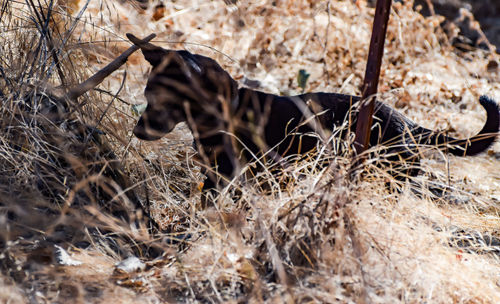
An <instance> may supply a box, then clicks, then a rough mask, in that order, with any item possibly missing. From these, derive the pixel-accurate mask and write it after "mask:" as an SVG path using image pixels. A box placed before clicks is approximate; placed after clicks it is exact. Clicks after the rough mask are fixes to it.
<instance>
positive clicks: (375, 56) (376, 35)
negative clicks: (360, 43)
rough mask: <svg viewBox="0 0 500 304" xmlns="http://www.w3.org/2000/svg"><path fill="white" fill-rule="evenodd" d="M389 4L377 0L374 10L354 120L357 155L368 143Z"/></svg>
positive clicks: (382, 0)
mask: <svg viewBox="0 0 500 304" xmlns="http://www.w3.org/2000/svg"><path fill="white" fill-rule="evenodd" d="M391 2H392V1H391V0H377V4H376V8H375V18H374V20H373V30H372V37H371V41H370V51H369V53H368V62H367V64H366V71H365V79H364V82H363V95H362V98H361V106H360V109H359V114H358V117H357V120H356V121H357V122H356V139H355V142H354V144H355V148H356V152H357V154H358V155H359V154H361V153H362V152H363V151H365V150H366V149H367V148H368V145H369V143H370V129H371V125H372V122H373V112H374V108H375V99H374V95H375V94H376V93H377V86H378V80H379V77H380V66H381V64H382V56H383V54H384V42H385V34H386V32H387V23H388V21H389V15H390V11H391Z"/></svg>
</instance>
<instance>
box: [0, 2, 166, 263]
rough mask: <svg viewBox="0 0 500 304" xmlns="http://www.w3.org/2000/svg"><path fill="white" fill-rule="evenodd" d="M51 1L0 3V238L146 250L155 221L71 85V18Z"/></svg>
mask: <svg viewBox="0 0 500 304" xmlns="http://www.w3.org/2000/svg"><path fill="white" fill-rule="evenodd" d="M53 4H54V3H53V2H49V1H47V2H43V3H40V2H39V1H37V2H36V3H35V2H33V1H27V5H25V6H18V5H17V4H16V3H15V2H11V1H6V2H2V5H1V8H0V9H1V11H0V16H1V26H2V28H1V32H2V33H1V36H0V37H2V38H0V39H1V48H2V50H1V52H0V100H1V108H0V116H1V117H0V130H1V131H0V155H1V161H0V172H1V174H0V208H1V221H2V225H1V231H0V234H1V236H0V237H1V243H0V244H1V248H2V250H4V251H8V250H9V247H10V246H13V243H12V242H13V241H19V240H21V239H22V240H23V242H25V243H26V244H29V246H31V247H33V246H35V244H37V242H40V241H43V242H45V241H48V242H50V243H54V244H60V245H63V246H64V247H66V246H67V245H68V244H73V245H76V246H79V247H87V246H88V245H89V244H90V243H93V242H97V243H99V242H104V243H106V244H107V245H108V246H109V247H110V248H112V250H113V251H115V252H116V253H117V254H119V255H124V256H126V255H129V254H131V253H132V252H135V254H137V255H148V254H150V253H151V252H150V251H149V244H148V242H150V235H149V232H150V231H152V229H154V227H151V221H149V220H148V216H147V215H148V214H147V213H148V212H147V209H145V208H143V205H142V202H141V201H140V199H139V197H138V195H137V194H136V193H135V190H134V187H132V185H133V184H132V182H131V181H130V180H129V178H128V176H127V175H126V174H124V171H123V169H122V167H121V163H120V159H119V158H118V157H117V155H116V154H115V153H114V151H113V150H112V148H111V146H110V145H109V144H108V142H107V139H106V136H104V132H103V131H102V130H100V123H101V121H100V120H99V117H96V115H95V111H94V109H93V107H94V106H93V105H92V100H91V99H90V98H91V97H89V96H82V97H80V98H77V97H78V96H80V95H82V94H83V92H82V91H80V92H75V88H77V89H78V88H81V86H77V85H76V84H78V83H79V82H80V79H81V78H82V76H84V75H82V74H80V73H82V72H81V71H80V70H79V64H78V63H76V60H79V59H80V58H79V56H81V54H80V52H79V51H78V50H75V49H73V48H72V47H71V45H73V44H74V43H76V42H77V41H74V40H73V38H72V34H73V33H72V31H73V30H74V28H75V26H76V23H77V22H78V18H76V19H69V18H66V17H65V15H67V13H66V11H65V10H64V8H61V7H58V6H54V5H53ZM61 20H66V23H62V22H60V21H61ZM124 80H125V77H124ZM101 81H102V80H101ZM84 84H86V83H84ZM92 87H93V86H92ZM88 89H90V87H89V88H86V89H85V90H84V91H86V90H88ZM108 94H109V95H111V96H113V95H115V94H114V93H111V92H108ZM93 97H95V96H93ZM113 99H114V98H113ZM131 228H134V229H131ZM31 247H30V248H31ZM35 247H36V246H35ZM156 254H158V253H156ZM4 262H5V261H4ZM2 268H3V269H4V270H8V268H9V266H8V265H3V267H2Z"/></svg>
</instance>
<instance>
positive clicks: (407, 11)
mask: <svg viewBox="0 0 500 304" xmlns="http://www.w3.org/2000/svg"><path fill="white" fill-rule="evenodd" d="M34 2H35V3H34V4H33V5H31V1H27V4H25V3H24V2H15V1H2V2H0V3H1V4H0V8H1V11H0V14H1V17H0V22H1V24H0V25H1V28H0V31H1V34H0V48H2V49H1V50H0V68H1V70H0V72H1V74H0V90H1V91H0V93H1V95H0V100H1V101H2V107H1V109H0V121H1V123H0V126H1V129H0V130H1V131H0V158H1V160H0V172H1V174H0V208H1V210H2V211H1V216H0V222H1V226H0V232H1V237H2V239H1V243H0V245H1V251H2V253H1V255H0V269H1V271H2V275H1V277H0V300H1V301H3V302H10V303H23V302H50V303H53V302H76V303H84V302H91V303H93V302H108V301H114V302H123V303H129V302H138V301H139V302H142V303H149V302H151V303H157V302H197V301H200V302H225V301H227V302H254V303H260V302H277V303H280V302H321V303H323V302H328V303H330V302H331V303H337V302H340V303H358V302H360V303H361V302H367V303H395V302H410V303H420V302H430V303H498V302H500V288H499V286H500V277H499V273H500V263H499V257H500V244H499V238H500V233H499V230H498V227H499V224H500V216H499V207H498V206H499V204H500V186H499V185H500V173H499V172H500V162H499V155H500V144H499V143H498V142H497V143H496V144H495V145H494V146H493V147H492V148H491V149H490V151H489V152H488V153H485V154H482V155H480V156H477V157H470V158H459V157H451V156H449V157H448V156H445V155H440V154H437V153H430V154H429V157H428V158H427V159H425V160H424V161H423V164H422V165H423V167H424V173H423V174H422V175H421V176H419V177H418V178H417V182H419V183H422V184H423V185H424V186H423V187H422V188H417V189H420V190H419V191H421V192H422V193H423V194H422V195H420V196H416V195H415V194H414V191H412V190H411V189H412V188H415V186H414V185H410V184H398V183H396V182H394V181H393V180H392V179H391V178H390V177H389V176H387V174H386V173H385V172H383V171H381V170H380V169H377V167H372V166H369V167H368V168H367V169H366V171H365V172H366V174H365V175H363V177H362V178H361V177H356V178H355V180H354V181H350V180H349V178H348V176H347V173H346V172H347V167H348V164H349V163H350V161H351V160H350V156H349V153H348V149H347V150H346V149H344V151H346V152H342V153H339V154H337V155H331V154H329V153H327V152H326V151H323V152H322V153H318V154H317V155H311V156H310V158H309V159H308V160H305V161H300V162H294V161H291V162H290V164H291V165H290V166H288V167H287V168H286V169H284V170H282V172H281V173H280V174H276V175H271V174H269V173H267V172H263V173H261V174H262V176H263V178H264V180H266V181H267V182H268V184H269V185H268V190H267V191H260V189H259V188H258V187H257V186H256V185H255V184H252V183H245V184H243V183H241V182H240V180H239V179H235V180H234V181H233V183H232V185H231V186H230V187H229V188H227V189H225V190H224V191H223V192H222V193H221V195H220V197H219V199H218V201H217V204H216V208H213V209H209V210H199V209H198V208H197V206H198V205H199V199H200V193H199V190H197V188H198V184H199V183H200V182H201V181H202V180H203V177H202V176H201V174H200V173H199V168H198V167H197V166H196V165H195V162H194V161H193V158H192V157H193V155H194V151H193V150H192V148H191V141H192V137H191V135H190V134H189V132H188V129H187V127H186V126H184V125H179V126H178V127H177V128H176V129H175V131H174V132H173V133H171V134H169V135H168V136H167V137H166V138H164V139H162V140H160V141H158V142H153V143H146V142H140V141H138V140H137V139H136V138H133V136H132V135H131V130H132V128H133V125H134V122H135V120H136V116H134V114H133V111H132V104H139V103H142V102H145V99H144V96H143V95H142V91H143V89H144V86H145V80H146V77H147V73H148V69H149V67H148V65H147V64H146V63H145V61H144V60H143V58H142V55H141V54H140V53H136V54H134V55H133V56H132V57H131V58H130V60H129V62H128V64H127V65H126V66H124V67H122V68H121V69H120V70H118V71H117V72H115V73H114V74H113V75H112V76H111V77H109V78H108V79H107V80H106V81H105V82H104V83H103V84H102V85H100V86H99V87H98V90H94V91H92V92H89V93H88V94H86V95H85V96H83V97H82V98H80V99H79V100H78V102H70V103H67V104H66V103H64V102H62V101H61V100H60V99H57V98H55V97H54V95H53V92H54V89H53V88H54V87H56V86H59V85H68V86H70V85H71V84H75V83H78V82H80V81H82V80H83V79H86V78H87V77H88V75H91V74H92V73H94V72H96V71H97V70H99V68H101V67H103V66H104V65H105V64H106V63H108V62H109V61H111V60H112V59H113V58H114V57H116V56H117V55H119V54H120V53H121V52H122V51H124V50H125V49H126V48H128V46H129V43H128V42H126V41H124V40H123V37H124V36H125V33H126V32H132V33H134V34H135V35H137V36H142V37H144V36H146V35H148V34H150V33H151V32H155V33H157V34H158V38H157V39H155V43H157V44H159V45H162V46H164V47H167V48H175V49H179V48H185V49H188V50H189V51H192V52H196V53H201V54H204V55H208V56H210V57H212V58H214V59H216V60H217V61H218V62H220V63H221V64H222V65H223V66H224V67H225V68H226V69H227V70H228V71H230V73H231V74H232V75H233V77H235V78H236V79H238V80H240V81H241V82H244V81H245V80H246V79H254V80H259V86H260V88H261V89H262V90H265V91H268V92H273V93H284V94H293V93H295V92H299V91H300V88H298V87H297V84H296V76H297V72H298V70H299V69H306V70H307V71H308V72H309V73H311V77H310V81H309V83H308V87H307V90H308V91H330V92H343V93H349V94H359V88H360V84H361V81H362V76H363V74H364V66H365V63H366V61H365V60H366V59H365V58H366V54H367V49H368V41H369V35H370V25H371V22H372V20H373V9H372V8H370V7H368V6H367V4H366V2H365V1H355V2H353V1H333V0H332V1H320V2H317V3H316V2H314V1H305V0H300V1H274V4H272V2H271V1H238V2H237V4H236V5H232V4H227V3H229V2H231V1H196V0H180V1H175V2H168V3H165V7H164V11H159V10H154V9H153V8H152V7H151V8H150V9H148V10H145V11H142V10H139V9H138V8H137V7H136V6H132V5H130V3H129V2H125V3H122V1H113V0H91V1H88V2H87V1H84V0H80V1H77V0H73V1H65V2H63V1H59V2H57V1H56V3H54V6H53V7H52V8H48V4H49V3H51V2H50V1H41V2H42V7H43V9H41V8H40V7H39V2H38V1H34ZM409 2H411V1H409ZM61 4H65V5H67V6H62V5H61ZM49 12H50V18H49V19H50V22H44V19H47V16H49V14H48V13H49ZM42 13H43V14H42ZM37 16H38V17H37ZM153 16H154V18H153ZM37 18H39V19H37ZM155 19H157V20H155ZM440 21H441V19H440V18H439V17H431V18H423V17H422V16H421V15H419V14H418V13H416V12H415V11H413V10H412V9H411V3H408V4H405V5H401V4H395V5H394V8H393V10H392V13H391V21H390V25H389V30H388V39H387V46H386V54H385V57H384V64H383V68H382V70H383V74H382V80H381V87H380V89H381V91H382V94H381V98H382V99H383V100H384V101H385V102H387V103H388V104H390V105H392V106H394V107H396V108H397V109H398V110H400V111H401V112H403V113H405V114H406V115H408V116H409V117H411V118H412V119H413V120H415V121H417V122H418V123H420V124H421V125H423V126H425V127H428V128H433V129H438V128H439V129H442V130H447V131H448V132H449V133H450V134H451V135H454V136H457V137H465V136H469V135H471V134H474V133H476V132H477V131H478V130H479V129H480V126H481V124H482V122H483V113H482V112H481V111H479V108H480V107H479V105H478V103H477V98H478V96H479V95H481V94H488V95H491V96H492V97H493V98H495V99H496V100H500V70H498V69H497V70H491V69H490V71H488V70H487V66H488V63H489V62H490V61H496V62H498V61H499V58H498V55H496V54H492V53H486V52H484V51H475V52H469V53H459V52H457V51H456V50H454V49H453V48H452V47H450V45H449V44H448V43H447V40H446V37H445V35H444V34H443V33H442V30H441V29H440V28H439V22H440ZM47 33H50V35H47ZM56 62H59V64H55V63H56ZM51 88H52V89H51ZM101 132H102V133H103V134H101ZM335 144H339V143H338V142H335ZM325 159H328V161H329V163H330V164H331V165H330V166H329V167H328V168H322V167H319V166H316V163H317V162H318V161H322V160H325ZM428 184H432V185H434V186H432V187H430V188H429V187H427V186H425V185H428ZM387 185H389V186H390V187H387ZM436 185H437V186H436ZM396 188H399V189H400V191H395V190H393V191H391V190H390V189H396ZM435 188H441V189H443V188H444V189H447V192H446V193H445V194H444V195H442V196H439V197H436V196H435V195H434V194H433V193H432V191H430V190H433V189H435ZM233 189H240V191H241V195H240V198H239V199H237V200H236V199H235V196H232V195H231V191H233ZM139 206H143V207H142V208H140V207H139ZM148 212H150V213H151V216H152V217H153V218H154V219H155V220H156V222H158V223H159V224H160V226H161V227H160V228H161V230H162V232H161V233H158V234H149V233H148V229H147V226H148V224H149V222H148V220H147V216H144V215H145V214H146V215H147V213H148ZM153 230H154V229H153ZM54 244H58V245H60V246H63V247H64V248H68V250H69V252H70V254H71V256H72V258H73V259H74V260H77V261H80V262H82V264H81V265H74V266H68V265H63V264H64V263H60V262H58V261H57V254H54V252H55V251H56V249H55V247H54ZM151 245H152V247H154V248H155V250H150V249H148V248H149V246H151ZM158 253H163V255H160V256H157V254H158ZM130 255H134V256H138V257H139V258H141V260H142V261H143V263H144V268H143V269H142V270H137V271H131V272H124V271H120V270H119V269H118V268H116V267H115V263H117V262H119V261H121V260H123V259H124V258H126V257H128V256H130ZM155 256H156V258H154V257H155Z"/></svg>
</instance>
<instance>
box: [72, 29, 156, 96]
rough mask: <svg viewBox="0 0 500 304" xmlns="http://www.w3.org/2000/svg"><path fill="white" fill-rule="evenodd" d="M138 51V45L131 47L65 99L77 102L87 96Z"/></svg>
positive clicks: (146, 39) (153, 35)
mask: <svg viewBox="0 0 500 304" xmlns="http://www.w3.org/2000/svg"><path fill="white" fill-rule="evenodd" d="M155 37H156V34H151V35H149V36H147V37H146V38H144V39H143V40H142V41H143V42H149V41H151V40H152V39H153V38H155ZM138 49H139V47H138V46H136V45H133V46H131V47H130V48H128V49H127V50H126V51H125V52H123V53H122V54H121V55H120V56H118V57H117V58H116V59H115V60H113V61H111V62H110V63H109V64H108V65H106V66H105V67H104V68H102V69H101V70H99V71H98V72H97V73H95V74H94V75H92V76H91V77H90V78H89V79H87V80H85V81H84V82H82V83H80V84H78V85H76V86H74V87H72V88H70V89H69V90H68V92H67V93H66V94H65V97H66V98H67V99H70V100H75V99H77V98H78V97H80V96H82V95H83V94H85V93H86V92H88V91H89V90H92V89H93V88H95V87H96V86H98V85H99V84H100V83H101V82H103V81H104V79H105V78H106V77H108V76H109V75H110V74H111V73H113V72H114V71H116V70H117V69H119V68H120V67H121V66H122V65H123V64H124V63H125V62H127V59H128V57H129V56H130V55H132V53H134V52H135V51H137V50H138Z"/></svg>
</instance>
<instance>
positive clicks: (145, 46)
mask: <svg viewBox="0 0 500 304" xmlns="http://www.w3.org/2000/svg"><path fill="white" fill-rule="evenodd" d="M127 38H128V39H129V40H130V41H131V42H132V43H133V44H135V45H136V46H138V47H139V48H140V49H141V51H142V53H143V54H144V58H146V60H147V61H149V63H150V64H151V65H152V66H153V67H156V66H158V65H160V63H161V62H162V61H163V57H164V56H166V55H167V54H168V51H167V50H165V49H164V48H161V47H159V46H156V45H154V44H152V43H149V42H144V41H143V40H141V39H139V38H137V37H136V36H134V35H132V34H130V33H127Z"/></svg>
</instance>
